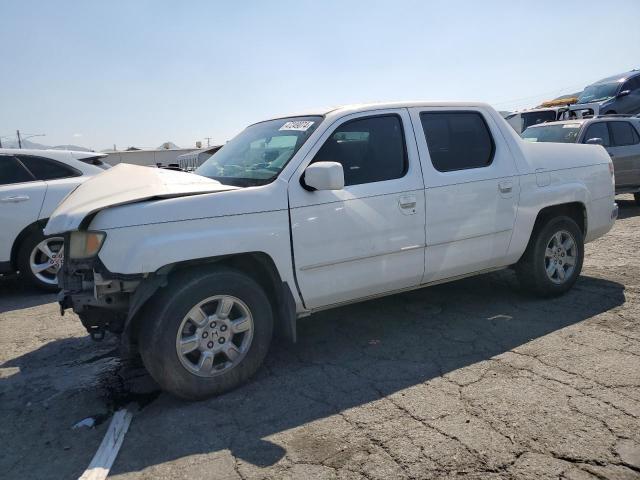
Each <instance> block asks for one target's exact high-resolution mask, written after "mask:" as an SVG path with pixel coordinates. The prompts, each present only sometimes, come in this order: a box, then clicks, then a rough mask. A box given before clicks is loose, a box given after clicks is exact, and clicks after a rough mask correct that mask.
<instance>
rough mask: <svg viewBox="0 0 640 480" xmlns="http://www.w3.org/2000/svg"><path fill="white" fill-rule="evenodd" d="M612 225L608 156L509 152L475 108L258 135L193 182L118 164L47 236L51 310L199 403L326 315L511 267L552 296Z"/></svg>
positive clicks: (52, 223) (523, 147)
mask: <svg viewBox="0 0 640 480" xmlns="http://www.w3.org/2000/svg"><path fill="white" fill-rule="evenodd" d="M616 216H617V206H616V204H615V202H614V188H613V168H612V166H611V159H610V158H609V156H608V155H607V154H606V152H605V151H604V150H603V149H602V148H597V147H593V146H588V145H559V144H532V143H527V142H523V141H522V140H521V139H520V137H519V136H518V135H517V134H516V133H515V132H514V131H513V129H512V128H511V127H509V125H508V124H507V123H506V122H505V121H504V120H503V119H502V117H501V116H500V115H499V114H498V113H497V112H496V111H495V110H493V109H492V108H491V107H489V106H488V105H485V104H478V103H446V102H442V103H419V102H411V103H387V104H370V105H356V106H348V107H343V108H336V109H332V110H324V111H316V112H313V113H310V114H309V115H307V116H301V117H300V116H294V117H285V118H275V119H271V120H266V121H263V122H260V123H256V124H254V125H251V126H249V127H247V128H246V129H245V130H244V131H242V132H241V133H240V134H239V135H237V136H236V137H235V138H234V139H232V140H231V141H229V142H228V143H227V144H225V145H224V146H223V147H222V148H221V149H220V151H219V152H217V153H216V154H215V155H213V156H212V157H211V158H210V159H209V160H207V161H206V162H205V163H204V164H203V165H202V166H201V167H200V168H198V170H196V174H192V173H186V172H173V171H170V170H162V169H152V168H144V167H137V166H133V165H118V166H116V167H114V168H113V169H111V170H109V171H108V172H105V173H104V174H103V175H99V176H97V177H94V178H92V179H89V180H88V181H87V182H86V183H84V184H83V185H81V186H80V187H78V188H77V189H76V190H75V191H74V192H73V193H72V194H71V195H69V197H67V199H66V200H65V201H64V202H62V204H61V205H60V206H59V207H58V208H57V209H56V211H55V212H54V214H53V215H52V216H51V218H50V219H49V222H48V223H47V226H46V228H45V232H46V233H47V234H49V235H57V236H64V238H65V256H66V258H65V263H64V265H63V268H62V270H61V272H60V275H59V280H60V282H61V286H62V288H63V293H62V295H61V297H60V305H61V309H62V310H63V311H64V310H65V309H69V308H72V309H73V310H74V311H75V312H76V313H78V314H79V317H80V320H81V321H82V323H83V324H84V326H85V327H86V328H87V330H88V332H89V333H90V334H91V336H92V337H94V338H96V339H100V338H102V336H104V334H105V332H106V331H111V332H116V333H119V334H121V335H122V337H121V338H122V340H123V341H124V342H125V345H127V346H131V347H134V348H136V349H138V350H139V352H140V354H141V356H142V359H143V361H144V364H145V366H146V367H147V369H148V370H149V372H150V373H151V375H152V376H153V377H154V378H155V379H156V380H157V381H158V383H159V384H160V385H161V386H162V387H163V388H164V389H165V390H168V391H170V392H172V393H174V394H176V395H178V396H181V397H184V398H189V399H198V398H204V397H207V396H211V395H215V394H219V393H222V392H225V391H227V390H229V389H231V388H234V387H235V386H237V385H239V384H240V383H242V382H244V381H246V380H247V379H248V378H249V377H250V376H251V375H253V374H254V373H255V372H256V370H257V369H258V367H259V366H260V364H261V363H262V361H263V359H264V357H265V355H266V353H267V351H268V349H269V344H270V342H271V337H272V333H273V332H274V331H275V332H276V333H278V334H280V335H282V336H283V337H285V338H288V339H290V340H295V337H296V319H297V318H298V317H301V316H306V315H309V314H312V313H314V312H317V311H320V310H323V309H327V308H331V307H336V306H339V305H343V304H346V303H351V302H357V301H362V300H366V299H370V298H372V297H376V296H382V295H388V294H392V293H396V292H400V291H405V290H411V289H415V288H420V287H425V286H429V285H433V284H437V283H441V282H445V281H451V280H455V279H459V278H462V277H465V276H469V275H475V274H479V273H483V272H488V271H493V270H497V269H502V268H507V267H510V266H514V268H515V269H516V272H517V274H518V277H519V279H520V281H521V283H522V285H523V287H524V288H525V289H527V290H528V291H531V292H533V293H536V294H538V295H541V296H553V295H560V294H562V293H563V292H566V291H567V290H568V289H569V288H571V286H572V285H573V284H574V282H575V281H576V279H577V278H578V275H579V274H580V270H581V267H582V261H583V256H584V243H585V242H590V241H592V240H594V239H596V238H598V237H600V236H602V235H604V234H605V233H606V232H607V231H609V229H610V228H611V227H612V225H613V223H614V220H615V218H616Z"/></svg>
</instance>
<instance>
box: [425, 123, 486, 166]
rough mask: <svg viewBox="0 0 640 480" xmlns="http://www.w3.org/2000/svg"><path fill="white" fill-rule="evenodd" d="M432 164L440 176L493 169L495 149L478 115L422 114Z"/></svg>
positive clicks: (484, 124)
mask: <svg viewBox="0 0 640 480" xmlns="http://www.w3.org/2000/svg"><path fill="white" fill-rule="evenodd" d="M420 120H421V122H422V130H423V131H424V135H425V138H426V140H427V146H428V147H429V155H430V156H431V162H432V163H433V166H434V167H435V169H436V170H438V171H440V172H451V171H453V170H466V169H468V168H479V167H486V166H488V165H491V162H492V161H493V154H494V152H495V145H494V143H493V138H492V137H491V133H490V132H489V127H488V126H487V124H486V122H485V120H484V118H483V117H482V115H481V114H480V113H479V112H423V113H421V114H420Z"/></svg>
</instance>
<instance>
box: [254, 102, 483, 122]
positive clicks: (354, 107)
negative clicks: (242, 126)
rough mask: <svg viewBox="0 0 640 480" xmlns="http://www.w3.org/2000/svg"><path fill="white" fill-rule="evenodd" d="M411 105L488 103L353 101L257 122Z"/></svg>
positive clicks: (471, 103)
mask: <svg viewBox="0 0 640 480" xmlns="http://www.w3.org/2000/svg"><path fill="white" fill-rule="evenodd" d="M411 107H445V108H446V107H452V108H460V107H469V108H476V107H481V108H486V107H489V104H487V103H482V102H425V101H403V102H373V103H354V104H347V105H339V106H335V107H324V108H316V109H311V110H306V111H302V112H297V113H290V114H287V115H276V116H273V117H271V118H265V119H264V120H260V121H259V122H255V123H261V122H267V121H269V120H278V119H281V118H291V117H311V116H315V115H328V114H330V113H357V112H366V111H369V110H386V109H390V108H411Z"/></svg>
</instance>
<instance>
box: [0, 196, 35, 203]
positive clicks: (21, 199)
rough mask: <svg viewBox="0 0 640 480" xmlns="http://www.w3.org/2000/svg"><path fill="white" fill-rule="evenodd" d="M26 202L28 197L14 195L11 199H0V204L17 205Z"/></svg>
mask: <svg viewBox="0 0 640 480" xmlns="http://www.w3.org/2000/svg"><path fill="white" fill-rule="evenodd" d="M27 200H29V196H28V195H14V196H13V197H4V198H0V202H2V203H18V202H26V201H27Z"/></svg>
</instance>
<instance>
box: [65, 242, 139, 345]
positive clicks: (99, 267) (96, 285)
mask: <svg viewBox="0 0 640 480" xmlns="http://www.w3.org/2000/svg"><path fill="white" fill-rule="evenodd" d="M67 245H68V236H67V237H65V250H64V251H65V258H64V263H63V265H62V268H61V269H60V271H59V272H58V285H59V286H60V289H61V291H60V293H59V294H58V303H59V305H60V314H61V315H64V312H65V310H68V309H72V310H73V311H74V312H75V313H76V314H78V316H79V317H80V320H81V321H82V324H83V325H84V327H85V328H86V329H87V331H88V332H89V334H90V335H91V337H92V338H93V339H94V340H101V339H102V338H104V334H105V332H107V331H109V332H113V333H121V332H122V331H123V329H124V326H125V322H126V320H127V318H128V316H129V310H130V308H129V307H130V303H131V297H132V295H133V293H134V292H135V291H136V289H137V288H138V286H139V284H140V282H141V281H142V280H143V275H117V274H113V273H111V272H109V271H108V270H107V268H106V267H105V266H104V265H103V264H102V262H101V261H100V259H99V258H98V257H97V256H96V257H94V258H91V259H82V260H74V259H70V258H69V254H68V251H69V249H68V248H66V246H67Z"/></svg>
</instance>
